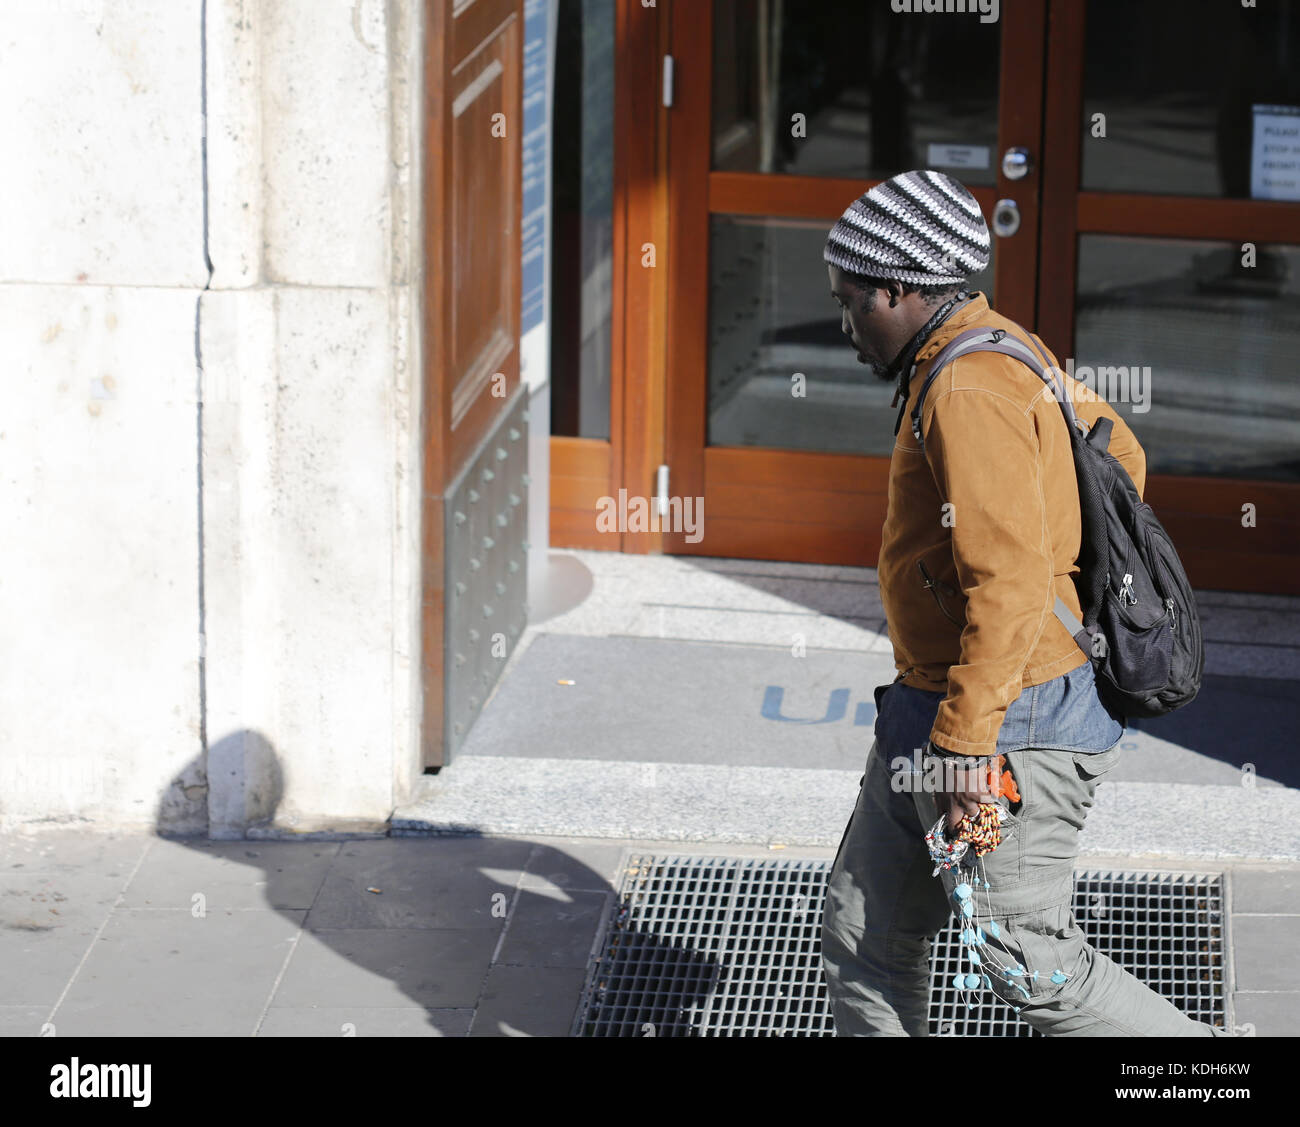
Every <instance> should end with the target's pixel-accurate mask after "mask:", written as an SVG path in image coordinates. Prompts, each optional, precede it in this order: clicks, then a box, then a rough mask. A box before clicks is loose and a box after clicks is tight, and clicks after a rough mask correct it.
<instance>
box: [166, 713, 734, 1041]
mask: <svg viewBox="0 0 1300 1127" xmlns="http://www.w3.org/2000/svg"><path fill="white" fill-rule="evenodd" d="M283 778H284V776H283V771H282V770H281V766H280V761H279V757H278V756H277V754H276V752H275V748H274V747H273V746H272V744H271V743H270V742H269V741H268V740H267V739H266V738H265V737H264V736H262V735H261V734H260V733H258V732H255V731H251V730H241V731H238V732H234V733H231V734H230V735H229V736H226V737H224V738H223V739H221V740H219V741H217V743H215V744H213V745H212V746H211V748H210V749H209V752H208V756H207V761H206V764H205V763H204V761H203V759H202V758H201V757H196V758H195V759H193V760H191V761H190V762H189V763H188V764H187V765H186V767H185V769H184V770H182V771H180V772H178V773H177V775H176V776H175V778H174V780H173V784H172V785H171V786H170V787H168V788H167V790H166V792H164V794H163V796H162V797H161V798H160V799H159V802H158V805H157V808H156V815H155V833H156V834H157V836H158V837H160V838H163V839H164V840H166V841H168V842H170V843H171V844H174V845H179V846H184V847H188V848H191V849H194V850H196V851H200V850H201V851H202V853H203V854H204V855H205V856H207V857H210V858H213V859H218V858H219V859H221V860H224V861H227V862H229V861H235V862H237V863H239V864H243V865H246V866H247V867H248V869H249V870H250V883H252V884H257V885H261V887H262V893H263V895H264V897H265V899H266V904H267V906H268V907H270V908H273V909H275V910H276V911H278V912H281V913H282V914H284V915H285V917H286V918H287V919H289V920H290V921H291V922H293V924H294V926H295V927H296V926H298V921H299V919H300V918H301V919H302V923H301V926H302V927H303V929H304V931H305V932H306V933H307V935H309V936H311V938H312V939H313V940H314V941H315V942H317V943H321V944H324V945H325V946H326V947H328V948H329V949H330V950H331V951H332V952H333V953H334V954H336V955H338V956H340V957H342V958H345V959H347V960H348V961H350V962H352V963H354V964H355V965H357V966H360V967H362V968H363V969H364V970H367V971H369V972H370V973H371V974H374V975H377V976H380V977H383V978H387V979H389V980H390V981H391V982H392V983H393V984H394V985H395V986H396V987H397V988H398V989H399V990H400V991H401V992H402V994H403V995H405V996H406V997H407V998H409V999H411V1003H412V1005H413V1006H419V1007H422V1008H424V1009H425V1011H426V1013H427V1015H428V1022H429V1025H430V1026H431V1027H432V1028H433V1029H435V1030H437V1031H438V1032H439V1033H441V1034H443V1035H446V1036H461V1035H464V1033H465V1032H466V1029H465V1015H464V1011H465V1010H466V1009H467V1008H469V1007H468V1006H467V1005H466V1003H465V1001H464V997H465V996H464V995H462V996H461V997H460V998H459V999H457V1000H452V1001H448V1002H445V1003H438V1004H434V1005H430V1004H429V1002H428V995H429V988H430V979H431V976H432V977H434V978H437V977H438V967H437V964H436V963H435V964H433V965H431V964H430V963H429V962H428V961H427V960H423V959H414V960H411V959H403V958H397V959H394V957H393V951H392V949H391V947H390V946H388V945H386V944H384V943H382V942H380V943H367V942H358V938H357V933H358V931H365V930H368V929H373V930H375V931H376V932H393V931H396V930H404V931H405V932H406V933H407V934H408V935H420V934H425V935H427V936H428V938H429V941H430V944H431V945H432V946H437V945H438V944H439V941H440V940H443V939H444V938H445V935H446V932H448V931H455V932H457V933H458V936H459V937H460V938H462V939H463V938H464V937H469V939H468V942H467V943H462V944H461V946H460V947H459V948H458V950H457V955H458V958H457V960H456V962H455V963H449V965H448V967H447V978H448V980H451V978H452V977H453V976H455V975H457V974H461V975H464V974H465V973H466V969H467V968H466V962H467V961H468V963H469V966H470V967H475V966H477V965H478V963H476V961H475V957H474V956H473V954H471V957H470V958H469V959H468V960H466V959H465V954H466V951H465V948H466V947H468V948H470V949H471V951H472V952H478V953H479V954H480V955H481V953H482V952H483V951H486V952H487V955H488V959H489V960H490V961H491V966H493V967H495V966H500V965H506V966H510V965H514V966H523V967H524V968H525V969H526V968H527V967H528V966H530V965H532V964H527V963H515V964H511V963H510V961H509V957H508V956H509V950H510V947H509V941H510V934H509V932H507V942H506V944H504V945H503V944H501V943H500V942H499V941H500V939H501V936H502V932H503V930H506V929H508V928H511V927H516V928H517V927H519V926H522V927H524V928H529V929H541V928H544V927H545V926H546V923H545V921H546V920H547V919H548V913H549V914H550V915H553V914H554V912H555V910H556V901H557V899H559V897H564V898H565V899H567V900H568V901H569V903H570V904H575V905H577V904H578V901H579V900H581V899H584V897H582V895H581V894H582V893H587V894H588V896H587V897H585V899H587V900H588V901H590V899H591V897H590V895H589V894H590V893H597V892H598V893H603V894H604V895H605V896H606V897H607V898H608V900H607V902H606V904H605V911H604V912H602V913H601V914H600V916H599V919H598V921H597V922H596V924H595V926H594V927H593V928H592V930H591V932H589V933H588V943H589V944H590V940H591V939H594V938H595V931H596V930H597V929H598V928H599V929H601V930H602V934H601V936H600V945H599V947H598V948H596V953H597V954H599V955H600V956H601V962H600V963H599V964H598V965H597V967H596V971H597V974H596V976H595V978H594V980H592V986H593V990H592V994H591V998H590V1003H591V1004H590V1005H587V1006H586V1007H585V1012H584V1014H583V1015H582V1017H581V1020H579V1021H578V1022H577V1025H576V1028H577V1029H578V1031H579V1035H582V1033H583V1031H586V1030H591V1029H594V1028H599V1029H600V1030H601V1031H602V1035H606V1036H609V1035H617V1036H646V1035H654V1036H691V1035H694V1033H695V1029H694V1026H693V1024H692V1022H693V1017H694V1015H696V1014H698V1013H699V1012H700V1011H701V1010H703V1008H704V1004H705V1002H706V1001H707V999H708V997H709V996H710V994H712V993H713V992H714V991H715V990H716V989H717V987H718V983H719V980H720V976H721V968H720V966H719V964H718V962H717V960H716V958H714V957H713V956H711V955H708V954H706V953H705V952H702V951H696V950H694V949H691V948H689V947H684V946H682V945H680V944H679V943H677V942H674V941H672V940H670V939H667V938H665V937H663V936H660V935H657V934H654V933H653V932H651V931H647V930H645V929H642V928H638V927H635V926H633V927H627V926H626V924H625V923H623V922H622V921H623V919H624V918H625V915H626V912H625V910H624V911H622V912H621V911H620V909H621V908H622V905H620V903H619V902H618V899H617V890H616V889H615V888H614V887H613V886H612V885H611V883H610V881H609V879H608V878H606V877H604V876H602V875H601V874H600V873H598V872H596V871H595V870H593V869H592V868H590V867H589V866H588V865H586V864H584V863H583V862H582V861H580V860H579V859H578V858H576V857H574V856H572V855H571V854H566V853H563V851H562V850H559V849H558V848H556V847H555V846H554V845H551V844H550V843H532V842H528V841H527V840H526V839H502V838H485V837H483V836H482V835H474V834H467V835H464V836H460V837H446V838H439V839H438V840H441V841H446V842H448V843H453V842H459V843H465V842H466V841H467V839H473V838H477V840H478V841H479V842H480V843H481V852H480V851H476V852H479V857H478V858H477V859H476V860H475V861H474V862H473V865H472V867H473V868H474V869H475V872H474V874H473V875H470V874H469V873H468V872H467V871H466V870H467V868H469V867H470V866H467V865H466V862H465V860H464V853H465V846H464V845H463V844H462V845H460V846H459V847H456V846H452V845H450V844H449V848H448V849H447V852H446V859H447V863H448V864H449V865H451V866H455V873H454V894H453V896H452V897H449V899H450V900H451V901H452V902H451V903H449V904H448V905H446V906H445V907H444V908H443V910H442V911H441V912H440V911H439V905H438V904H436V903H435V904H430V903H428V900H429V895H428V894H429V891H430V886H429V882H428V881H427V879H426V880H421V879H416V880H414V881H412V882H410V885H409V886H408V887H409V888H410V891H407V892H405V894H404V890H403V887H402V886H401V884H400V883H399V884H398V886H397V887H394V883H395V882H394V873H393V862H392V856H391V854H388V855H387V856H383V857H379V856H376V865H375V868H376V869H378V868H383V869H384V870H385V871H386V874H387V875H386V876H385V877H383V878H376V877H374V876H373V874H371V876H369V877H368V876H367V869H368V866H367V865H366V864H365V863H361V864H357V863H356V858H357V856H358V855H364V850H365V848H366V847H367V846H368V845H369V844H370V843H371V842H374V841H384V840H388V839H387V838H385V837H382V836H379V835H376V836H375V837H374V838H369V839H367V838H346V839H343V840H341V841H337V839H334V840H331V839H324V840H322V839H320V838H315V839H312V840H307V841H301V842H290V843H288V844H289V847H290V848H292V849H293V850H294V851H295V852H294V854H293V857H294V858H295V859H296V858H297V857H298V854H297V850H301V851H302V854H301V858H302V863H301V864H298V863H293V861H292V860H291V861H289V863H285V861H286V859H285V857H284V855H283V846H282V845H281V841H282V839H281V838H279V837H277V836H273V835H272V834H271V833H269V832H268V831H269V829H270V827H272V826H273V825H274V820H275V815H276V811H277V809H278V808H279V805H280V801H281V799H282V797H283V793H284V784H283ZM205 782H206V785H204V783H205ZM209 817H210V818H211V821H210V822H209ZM240 823H242V827H243V828H242V831H241V829H240ZM178 827H179V828H178ZM214 830H215V833H213V831H214ZM210 835H211V836H210ZM410 840H411V841H412V844H413V845H414V844H415V843H416V842H417V841H420V840H424V841H427V840H428V839H414V838H413V839H410ZM336 841H337V845H338V847H337V849H335V848H334V847H335V845H336ZM271 843H274V844H275V846H276V848H275V849H274V850H273V851H272V850H267V849H264V848H262V847H264V846H266V845H268V844H271ZM538 844H541V845H542V846H543V849H544V850H546V851H548V852H549V858H547V860H546V863H545V864H543V865H541V867H540V869H539V870H538V871H533V870H532V869H531V868H530V869H528V870H527V871H528V872H529V873H530V874H531V875H532V876H533V877H535V878H541V880H540V881H534V882H533V883H534V884H541V885H542V888H541V889H538V888H529V887H526V886H525V887H516V886H515V885H513V884H509V883H505V882H503V881H502V880H499V879H497V877H496V876H495V875H493V874H494V873H500V872H501V871H502V870H503V869H506V870H511V869H513V870H519V869H524V867H525V866H528V865H529V864H530V863H531V862H532V860H533V858H535V857H536V856H537V855H538V853H539V852H540V851H538V850H536V849H535V848H533V847H535V846H536V845H538ZM272 853H274V855H275V856H274V858H273V859H269V855H270V854H272ZM323 854H331V855H330V857H329V861H328V864H324V865H322V864H321V863H320V858H321V856H322V855H323ZM431 857H432V858H434V859H435V862H436V861H437V860H438V859H439V858H440V851H437V850H434V851H432V852H431V851H429V850H428V849H423V850H421V849H419V848H418V847H417V848H413V849H412V850H411V851H410V858H411V859H410V863H411V865H412V866H418V865H421V864H427V863H428V862H429V860H430V858H431ZM521 858H522V859H521ZM313 870H314V871H313ZM305 871H309V872H313V879H311V880H310V881H304V879H303V876H304V872H305ZM254 874H260V876H254ZM449 875H451V874H450V873H449ZM376 880H382V883H383V884H385V885H386V886H387V887H384V888H382V889H381V890H380V892H379V893H372V892H370V891H369V889H371V888H372V887H374V885H375V882H376ZM521 883H522V884H525V885H526V884H527V882H521ZM349 884H354V885H355V887H351V888H349V887H348V885H349ZM434 885H435V888H436V887H437V882H436V881H435V882H434ZM327 887H328V890H329V892H328V895H326V896H325V897H322V892H324V891H325V890H326V889H327ZM557 892H558V894H559V895H558V896H557ZM571 893H573V894H577V895H571ZM209 907H216V905H210V906H209ZM304 912H305V913H306V914H305V916H302V915H301V914H302V913H304ZM431 912H432V913H433V916H432V918H434V919H437V920H438V921H439V922H437V923H434V924H432V925H430V923H429V920H430V918H431V916H430V913H431ZM448 913H454V914H455V915H454V918H455V919H458V920H460V921H462V922H464V923H468V924H470V925H471V926H469V927H460V928H457V927H455V925H454V924H452V923H448V922H442V921H445V920H447V919H448ZM470 917H473V918H470ZM410 921H422V922H417V923H416V924H415V926H411V922H410ZM494 921H499V922H494ZM521 921H532V922H530V923H526V924H521ZM530 934H531V936H532V938H533V940H534V944H533V949H534V950H536V949H537V948H538V947H539V946H544V944H545V939H544V937H541V936H539V935H536V934H535V933H526V934H525V935H523V936H519V938H520V939H522V940H525V941H526V940H527V939H528V938H529V937H530ZM611 936H612V937H613V938H614V940H615V942H614V946H613V949H612V950H609V949H608V948H609V944H610V940H611ZM560 942H563V939H561V940H560ZM587 949H590V948H589V947H588V948H587ZM498 950H500V952H501V955H502V961H501V962H500V963H498V962H496V958H497V954H496V953H497V952H498ZM302 956H303V952H302V948H301V944H300V945H298V946H297V947H295V950H294V954H293V958H300V957H302ZM629 960H632V961H634V962H635V963H636V965H637V966H638V967H639V968H640V971H641V973H640V974H639V975H635V976H633V975H630V974H629V973H627V971H628V966H627V964H628V962H629ZM564 965H565V966H569V967H571V966H572V965H573V963H572V962H568V963H565V964H564ZM537 966H538V968H539V969H540V968H542V967H544V966H547V964H543V963H539V964H537ZM647 966H653V967H655V968H656V969H657V971H658V973H657V974H656V975H654V976H652V977H650V978H647V976H646V974H645V968H646V967H647ZM395 967H396V969H395ZM489 971H490V968H489ZM588 971H590V965H588ZM471 973H472V971H471ZM291 975H292V962H291V964H290V967H289V969H288V970H287V971H286V973H285V975H284V979H283V980H282V981H281V983H280V987H278V989H279V988H282V987H283V985H284V981H287V980H288V979H289V978H290V976H291ZM486 978H487V975H486V974H485V975H484V976H483V978H482V980H481V981H480V982H479V983H478V984H477V986H476V987H475V990H474V996H475V999H476V1002H478V1001H481V999H482V989H483V983H484V982H485V981H486ZM633 979H636V980H637V982H636V983H635V984H632V985H630V986H629V983H630V982H632V980H633ZM297 993H298V995H301V989H300V988H299V990H298V991H297ZM312 1004H313V1003H307V1005H308V1006H310V1005H312ZM381 1004H382V1003H381ZM473 1004H475V1003H470V1005H473ZM566 1004H567V1003H566ZM609 1006H617V1007H619V1017H618V1021H617V1022H615V1023H613V1024H611V1023H610V1021H609V1020H608V1019H609V1017H610V1012H609V1010H608V1009H607V1008H606V1007H609ZM321 1007H322V1008H331V1009H333V1008H346V1007H345V1006H342V1007H341V1006H339V1005H337V1004H334V1003H326V1002H322V1003H321ZM295 1008H298V1009H302V1008H305V1007H304V1006H303V1005H302V1004H297V1005H296V1007H295ZM274 1009H275V1003H274V1001H273V1003H272V1009H271V1011H270V1012H273V1011H274ZM362 1009H364V1007H358V1010H359V1012H360V1011H361V1010H362ZM452 1011H457V1017H456V1019H455V1020H451V1018H450V1017H449V1015H450V1014H451V1012H452ZM491 1011H492V1012H491V1018H490V1019H488V1020H490V1021H495V1022H496V1024H497V1029H495V1030H492V1031H491V1033H489V1035H525V1036H555V1035H556V1030H555V1023H554V1021H553V1020H552V1021H551V1022H549V1023H548V1024H547V1028H546V1029H544V1030H543V1029H540V1028H539V1023H538V1022H537V1020H536V1018H535V1017H530V1016H529V1015H528V1013H527V1012H525V1011H523V1010H521V1011H520V1012H519V1013H517V1014H516V1013H511V1012H510V1009H509V1005H508V1002H507V1003H505V1005H504V1009H503V1003H502V1001H501V999H500V998H498V999H497V1000H496V1001H495V1002H494V1003H493V1004H492V1007H491ZM481 1021H483V1016H482V1015H481V1014H480V1015H479V1016H478V1017H477V1018H476V1020H475V1024H474V1026H473V1030H472V1032H473V1034H474V1035H476V1036H481V1035H483V1034H484V1033H487V1032H488V1030H486V1029H484V1028H483V1027H482V1026H481V1025H480V1024H479V1023H480V1022H481ZM610 1030H617V1031H618V1032H609V1031H610ZM331 1035H338V1034H337V1033H332V1034H331Z"/></svg>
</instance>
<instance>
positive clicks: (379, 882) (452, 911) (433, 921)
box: [307, 839, 532, 931]
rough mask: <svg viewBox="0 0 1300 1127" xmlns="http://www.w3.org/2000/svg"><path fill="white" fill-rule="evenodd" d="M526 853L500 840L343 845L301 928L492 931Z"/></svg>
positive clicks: (527, 847) (526, 846)
mask: <svg viewBox="0 0 1300 1127" xmlns="http://www.w3.org/2000/svg"><path fill="white" fill-rule="evenodd" d="M412 845H414V846H416V848H414V849H411V848H409V847H410V846H412ZM531 853H532V845H531V843H529V842H518V841H503V840H484V841H475V840H473V839H458V840H446V841H433V840H426V841H422V842H411V841H399V840H395V839H387V840H380V841H366V842H356V843H351V844H348V845H345V846H344V847H343V848H342V849H341V850H340V851H339V854H338V856H337V857H336V858H335V859H334V862H333V865H332V867H331V868H330V871H329V874H328V875H327V876H326V878H325V881H324V883H323V885H322V887H321V890H320V893H319V895H318V896H317V899H316V903H315V905H314V906H313V907H312V909H311V912H310V913H309V915H308V917H307V926H308V927H309V928H310V929H311V930H312V931H322V930H326V929H339V928H351V929H356V928H460V929H463V928H480V927H481V928H488V929H499V928H500V927H501V918H502V906H503V904H508V903H509V902H510V901H511V900H512V899H513V897H514V892H515V888H516V886H517V885H518V883H519V879H520V877H521V876H522V875H523V871H524V866H525V865H526V864H527V863H528V858H529V855H530V854H531ZM372 888H373V889H378V890H379V891H378V892H371V891H369V890H370V889H372Z"/></svg>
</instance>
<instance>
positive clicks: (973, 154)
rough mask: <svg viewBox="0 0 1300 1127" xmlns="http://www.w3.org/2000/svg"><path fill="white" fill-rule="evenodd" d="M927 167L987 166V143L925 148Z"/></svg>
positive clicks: (933, 145)
mask: <svg viewBox="0 0 1300 1127" xmlns="http://www.w3.org/2000/svg"><path fill="white" fill-rule="evenodd" d="M925 163H926V166H927V167H928V168H988V166H989V147H988V146H987V145H935V144H931V145H930V146H928V147H927V149H926V154H925Z"/></svg>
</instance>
